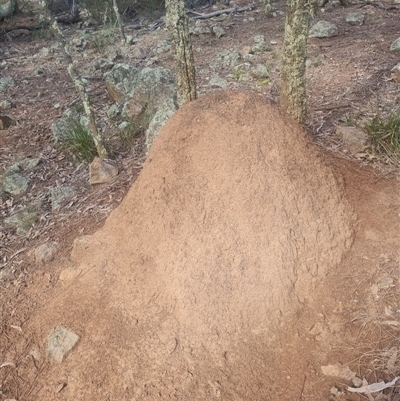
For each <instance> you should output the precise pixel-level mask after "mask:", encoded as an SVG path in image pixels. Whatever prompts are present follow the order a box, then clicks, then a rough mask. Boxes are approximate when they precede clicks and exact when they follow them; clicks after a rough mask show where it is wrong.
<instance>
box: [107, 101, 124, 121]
mask: <svg viewBox="0 0 400 401" xmlns="http://www.w3.org/2000/svg"><path fill="white" fill-rule="evenodd" d="M120 114H121V110H120V108H119V106H118V105H117V104H112V105H111V106H110V107H109V108H108V110H107V117H108V118H109V119H111V120H115V119H116V118H117V117H118V116H119V115H120Z"/></svg>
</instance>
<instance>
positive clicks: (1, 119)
mask: <svg viewBox="0 0 400 401" xmlns="http://www.w3.org/2000/svg"><path fill="white" fill-rule="evenodd" d="M14 124H15V121H14V120H13V119H12V118H10V117H8V116H4V115H3V116H2V115H0V130H3V129H6V128H8V127H10V126H11V125H14Z"/></svg>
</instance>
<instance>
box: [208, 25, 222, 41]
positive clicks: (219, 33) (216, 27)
mask: <svg viewBox="0 0 400 401" xmlns="http://www.w3.org/2000/svg"><path fill="white" fill-rule="evenodd" d="M211 30H212V33H213V34H214V35H215V36H216V37H217V38H220V37H222V36H225V35H226V32H225V30H224V29H223V28H222V27H220V26H219V25H214V26H213V27H212V28H211Z"/></svg>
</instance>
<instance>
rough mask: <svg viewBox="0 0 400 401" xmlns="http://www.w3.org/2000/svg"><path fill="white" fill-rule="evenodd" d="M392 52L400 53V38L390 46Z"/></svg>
mask: <svg viewBox="0 0 400 401" xmlns="http://www.w3.org/2000/svg"><path fill="white" fill-rule="evenodd" d="M390 51H391V52H395V53H397V52H400V38H397V39H395V40H394V41H393V42H392V44H391V45H390Z"/></svg>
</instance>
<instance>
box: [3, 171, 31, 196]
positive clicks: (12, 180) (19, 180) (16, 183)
mask: <svg viewBox="0 0 400 401" xmlns="http://www.w3.org/2000/svg"><path fill="white" fill-rule="evenodd" d="M28 186H29V180H28V179H27V178H25V177H23V176H22V175H20V174H17V173H13V174H9V175H7V176H6V177H5V178H4V179H3V183H2V185H1V186H0V188H2V190H3V191H4V192H8V193H9V194H10V195H21V194H23V193H24V192H26V191H27V189H28Z"/></svg>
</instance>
